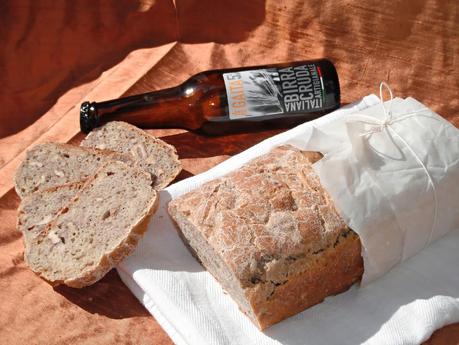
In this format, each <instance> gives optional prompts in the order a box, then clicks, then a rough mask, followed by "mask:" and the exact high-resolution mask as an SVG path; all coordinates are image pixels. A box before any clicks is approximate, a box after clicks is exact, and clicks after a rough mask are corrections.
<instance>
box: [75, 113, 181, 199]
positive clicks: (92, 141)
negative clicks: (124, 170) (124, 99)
mask: <svg viewBox="0 0 459 345" xmlns="http://www.w3.org/2000/svg"><path fill="white" fill-rule="evenodd" d="M81 146H84V147H94V148H98V149H108V150H113V151H117V152H121V153H124V154H130V155H131V156H132V157H133V158H134V160H135V161H136V162H137V164H138V165H139V166H140V167H141V168H142V169H144V170H145V171H146V172H148V173H150V174H151V175H152V177H153V179H154V184H153V188H155V189H156V190H160V189H163V188H164V187H166V186H167V185H168V184H169V183H171V182H172V181H173V180H174V179H175V177H176V176H177V175H178V174H179V172H180V170H182V168H181V164H180V161H179V160H178V156H177V151H176V150H175V148H174V147H173V146H172V145H169V144H167V143H165V142H164V141H162V140H161V139H158V138H155V137H154V136H152V135H150V134H148V133H147V132H145V131H143V130H141V129H139V128H137V127H135V126H133V125H130V124H128V123H126V122H120V121H112V122H108V123H106V124H105V125H103V126H102V127H99V128H96V129H94V130H93V131H92V132H91V133H89V134H88V136H87V137H86V139H84V140H83V141H82V142H81Z"/></svg>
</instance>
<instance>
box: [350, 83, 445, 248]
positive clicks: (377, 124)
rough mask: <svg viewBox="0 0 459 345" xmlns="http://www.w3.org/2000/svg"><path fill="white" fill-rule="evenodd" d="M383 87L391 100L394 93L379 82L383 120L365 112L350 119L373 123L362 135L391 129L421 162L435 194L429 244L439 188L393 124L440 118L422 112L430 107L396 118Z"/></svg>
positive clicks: (436, 210)
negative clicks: (411, 118) (423, 118)
mask: <svg viewBox="0 0 459 345" xmlns="http://www.w3.org/2000/svg"><path fill="white" fill-rule="evenodd" d="M383 87H385V88H386V89H387V90H388V91H389V94H390V101H392V100H393V95H392V90H391V88H390V87H389V85H387V84H386V83H385V82H381V83H380V84H379V99H380V104H381V106H382V109H383V112H384V118H383V119H382V120H381V119H378V118H375V117H371V116H367V115H364V114H358V113H357V114H352V115H350V116H349V117H348V119H351V120H354V121H353V122H360V123H364V124H368V125H372V126H373V127H372V128H371V129H370V130H368V131H366V132H364V133H361V134H360V136H370V135H372V134H375V133H378V132H382V131H383V130H387V131H389V132H390V133H391V134H392V135H393V136H395V137H396V138H398V139H399V140H400V141H401V142H402V143H403V145H405V147H406V148H407V149H408V150H409V151H410V152H411V154H412V155H413V157H414V158H415V159H416V160H417V162H418V163H419V166H421V167H422V170H423V171H424V172H425V174H426V176H427V179H428V184H429V186H430V187H431V189H432V195H433V199H434V215H433V220H432V228H431V230H430V233H429V239H428V240H427V244H429V243H430V242H431V241H432V236H433V234H434V231H435V229H436V226H437V213H438V199H437V190H436V188H435V184H434V182H433V178H432V176H431V175H430V173H429V170H428V169H427V167H426V166H425V164H424V162H423V161H422V159H421V158H419V156H418V154H417V153H416V151H414V149H413V148H412V147H411V146H410V145H409V144H408V143H407V141H406V140H405V139H403V137H402V136H400V135H399V134H398V133H397V132H396V131H395V130H394V128H393V127H392V125H393V124H394V123H396V122H402V121H404V120H406V119H408V118H410V117H414V116H423V117H428V118H430V119H432V120H437V121H438V119H437V118H435V117H432V116H429V115H425V114H421V113H422V112H424V111H426V110H428V108H422V109H418V110H416V111H413V112H410V113H405V114H399V115H402V116H398V117H397V118H394V117H393V114H392V102H390V103H389V107H388V109H386V105H385V103H384V96H383Z"/></svg>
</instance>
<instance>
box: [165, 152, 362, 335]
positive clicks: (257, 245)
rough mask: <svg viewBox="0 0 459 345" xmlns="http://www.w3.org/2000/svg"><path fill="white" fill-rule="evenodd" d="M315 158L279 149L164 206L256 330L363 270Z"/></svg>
mask: <svg viewBox="0 0 459 345" xmlns="http://www.w3.org/2000/svg"><path fill="white" fill-rule="evenodd" d="M318 159H320V155H319V154H318V153H311V152H302V151H299V150H298V149H295V148H293V147H291V146H283V147H279V148H276V149H274V150H273V151H271V152H270V153H269V154H266V155H264V156H261V157H259V158H257V159H255V160H253V161H251V162H250V163H249V164H247V165H245V166H244V167H242V168H240V169H238V170H236V171H234V172H232V173H230V174H228V175H226V176H224V177H222V178H219V179H216V180H213V181H211V182H208V183H206V184H204V185H202V186H201V187H200V188H198V189H196V190H193V191H191V192H189V193H187V194H185V195H182V196H180V197H177V198H176V199H174V200H172V201H171V202H170V203H169V213H170V215H171V217H172V218H173V219H174V221H175V222H176V223H177V225H178V227H179V229H180V232H179V233H180V234H181V236H182V238H183V239H184V241H185V243H186V244H187V245H188V246H189V248H190V249H191V251H192V253H193V254H194V255H195V256H196V257H197V258H198V260H199V261H200V262H201V263H202V265H203V266H204V267H205V268H206V269H207V270H208V271H209V272H210V273H211V274H212V275H213V276H214V277H215V278H216V279H217V280H218V281H219V282H220V283H221V285H222V286H223V288H224V289H225V290H226V291H227V292H228V293H229V294H230V295H231V296H232V298H233V299H234V300H235V301H236V302H237V304H238V305H239V307H240V309H241V310H242V311H243V312H244V313H245V314H247V315H248V317H249V318H250V319H251V320H252V321H253V322H254V323H255V324H256V325H257V326H258V327H259V328H260V329H264V328H266V327H269V326H270V325H272V324H274V323H277V322H279V321H281V320H283V319H285V318H287V317H289V316H292V315H294V314H297V313H299V312H301V311H302V310H304V309H306V308H308V307H310V306H312V305H315V304H317V303H319V302H321V301H322V300H323V299H324V298H325V297H327V296H330V295H333V294H337V293H339V292H342V291H345V290H347V289H348V288H349V287H350V286H351V285H352V284H354V283H355V282H357V281H359V280H360V279H361V276H362V274H363V260H362V257H361V245H360V240H359V238H358V236H357V235H356V234H355V233H354V232H353V231H352V230H351V229H349V228H348V227H347V226H346V224H345V223H344V222H343V220H342V219H341V218H340V216H339V215H338V213H337V211H336V210H335V207H334V206H333V202H332V200H330V197H329V196H328V194H327V192H326V191H325V190H324V189H323V187H322V186H321V184H320V181H319V178H318V176H317V175H316V174H315V172H314V170H313V168H312V163H314V162H315V161H317V160H318Z"/></svg>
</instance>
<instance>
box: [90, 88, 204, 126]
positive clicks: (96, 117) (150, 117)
mask: <svg viewBox="0 0 459 345" xmlns="http://www.w3.org/2000/svg"><path fill="white" fill-rule="evenodd" d="M186 103H187V102H186V97H184V94H183V92H182V86H176V87H172V88H168V89H163V90H159V91H153V92H148V93H144V94H140V95H134V96H128V97H124V98H119V99H114V100H110V101H104V102H92V103H88V102H85V103H84V104H83V105H82V107H81V124H82V129H84V130H85V129H87V130H85V131H90V130H91V129H92V128H94V127H97V126H100V125H102V124H104V123H106V122H109V121H125V122H129V123H130V124H133V125H136V126H138V127H148V128H155V127H156V128H165V127H182V128H183V127H184V128H188V127H190V126H192V124H193V122H196V121H194V116H196V114H193V113H192V112H190V111H188V107H187V105H186ZM85 119H86V120H85ZM190 129H192V128H190Z"/></svg>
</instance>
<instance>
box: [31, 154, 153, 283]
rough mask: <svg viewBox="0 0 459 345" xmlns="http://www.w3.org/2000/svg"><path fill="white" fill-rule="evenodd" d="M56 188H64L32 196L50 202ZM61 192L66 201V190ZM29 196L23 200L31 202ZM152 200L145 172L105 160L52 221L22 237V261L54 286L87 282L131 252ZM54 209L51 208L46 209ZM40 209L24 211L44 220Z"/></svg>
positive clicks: (145, 220)
mask: <svg viewBox="0 0 459 345" xmlns="http://www.w3.org/2000/svg"><path fill="white" fill-rule="evenodd" d="M61 188H66V189H68V188H69V187H68V186H67V187H66V186H64V187H58V188H57V189H56V190H54V191H47V192H42V193H44V194H42V195H40V196H32V198H34V200H48V201H50V202H54V201H55V200H58V199H59V197H58V196H57V194H56V193H58V194H59V193H60V192H61V190H60V189H61ZM53 193H54V194H53ZM60 194H62V195H64V194H65V196H64V197H63V199H68V198H67V191H62V193H60ZM52 195H54V197H53V196H52ZM29 200H30V199H28V200H26V202H27V204H29V203H32V202H33V201H29ZM157 204H158V195H157V193H156V191H155V190H154V189H153V188H152V180H151V177H150V175H149V174H147V173H146V172H145V171H143V170H142V169H140V168H136V167H131V166H128V165H127V164H125V163H122V162H119V161H111V162H108V163H106V164H105V165H104V166H103V167H102V168H100V170H98V171H97V172H96V174H95V175H93V176H92V177H91V178H89V179H88V180H87V181H86V182H85V184H84V185H83V186H82V187H81V190H80V191H79V192H78V193H77V195H76V196H74V197H73V198H71V200H70V201H69V202H68V203H67V204H64V205H63V208H61V209H60V210H59V211H58V212H57V215H54V216H51V218H54V220H52V221H51V222H50V223H48V224H47V225H46V226H45V228H44V229H41V231H40V232H39V233H37V234H35V236H29V237H28V238H26V240H25V245H26V248H25V255H24V256H25V261H26V263H27V264H28V265H29V267H30V268H31V269H32V270H33V271H35V272H36V273H37V274H39V275H40V276H41V277H42V278H44V279H45V280H47V281H49V282H50V283H51V284H53V285H57V284H66V285H69V286H72V287H83V286H86V285H90V284H92V283H94V282H96V281H97V280H99V279H100V278H102V277H103V276H104V275H105V274H106V273H107V272H108V271H109V270H110V269H111V268H112V267H114V266H115V265H116V264H118V263H119V262H120V261H121V260H122V259H123V258H124V257H126V256H127V255H129V254H130V253H131V252H132V251H133V250H134V248H135V246H136V245H137V242H138V241H139V239H140V238H141V236H142V235H143V233H144V232H145V231H146V229H147V225H148V220H149V217H150V216H151V215H152V213H153V212H154V211H155V209H156V207H157ZM29 206H30V205H29ZM25 207H26V206H24V205H23V209H24V208H25ZM56 208H57V207H54V205H52V206H50V207H49V211H50V213H51V214H53V213H54V214H55V209H56ZM44 211H45V207H39V208H38V209H37V210H35V211H34V210H33V208H32V210H31V212H32V213H33V212H36V213H35V214H31V215H30V212H29V215H30V217H36V218H40V219H42V218H45V219H47V218H46V215H45V214H44ZM27 222H28V221H27V220H26V219H25V220H23V223H27ZM42 222H44V220H43V221H42Z"/></svg>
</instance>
